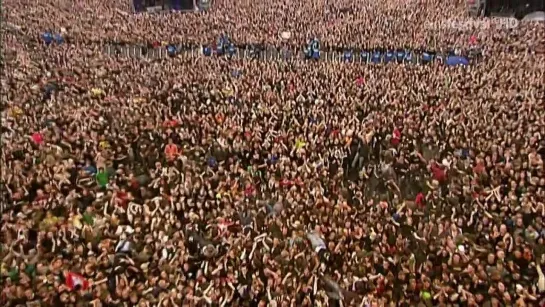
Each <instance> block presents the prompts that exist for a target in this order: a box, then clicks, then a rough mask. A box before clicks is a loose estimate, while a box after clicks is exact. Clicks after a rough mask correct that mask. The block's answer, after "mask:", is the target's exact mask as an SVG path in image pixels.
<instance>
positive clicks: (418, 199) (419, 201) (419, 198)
mask: <svg viewBox="0 0 545 307" xmlns="http://www.w3.org/2000/svg"><path fill="white" fill-rule="evenodd" d="M424 201H426V198H425V196H424V194H422V193H418V195H416V199H415V200H414V202H415V203H416V204H417V205H418V206H419V207H423V206H424Z"/></svg>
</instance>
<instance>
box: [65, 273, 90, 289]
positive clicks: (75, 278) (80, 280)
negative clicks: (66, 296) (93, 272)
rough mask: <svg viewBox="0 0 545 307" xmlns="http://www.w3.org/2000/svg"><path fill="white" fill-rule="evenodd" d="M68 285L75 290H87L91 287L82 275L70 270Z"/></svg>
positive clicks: (67, 275)
mask: <svg viewBox="0 0 545 307" xmlns="http://www.w3.org/2000/svg"><path fill="white" fill-rule="evenodd" d="M66 286H68V288H70V290H71V291H73V290H79V289H81V290H87V288H89V282H88V281H87V280H86V279H85V277H83V276H82V275H79V274H76V273H72V272H69V273H68V274H66Z"/></svg>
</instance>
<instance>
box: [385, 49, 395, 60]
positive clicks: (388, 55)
mask: <svg viewBox="0 0 545 307" xmlns="http://www.w3.org/2000/svg"><path fill="white" fill-rule="evenodd" d="M393 60H394V53H393V52H392V51H390V50H388V51H386V56H385V57H384V62H386V63H390V62H391V61H393Z"/></svg>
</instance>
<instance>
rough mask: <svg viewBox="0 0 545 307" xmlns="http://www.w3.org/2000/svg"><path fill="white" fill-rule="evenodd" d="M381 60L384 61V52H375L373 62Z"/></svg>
mask: <svg viewBox="0 0 545 307" xmlns="http://www.w3.org/2000/svg"><path fill="white" fill-rule="evenodd" d="M381 61H382V54H381V53H380V51H375V52H373V57H372V58H371V62H372V63H373V64H378V63H380V62H381Z"/></svg>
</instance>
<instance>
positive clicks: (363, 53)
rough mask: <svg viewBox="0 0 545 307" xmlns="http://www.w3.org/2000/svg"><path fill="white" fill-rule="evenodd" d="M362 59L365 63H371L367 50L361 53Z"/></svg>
mask: <svg viewBox="0 0 545 307" xmlns="http://www.w3.org/2000/svg"><path fill="white" fill-rule="evenodd" d="M360 58H361V61H362V62H363V63H369V52H367V51H366V50H364V51H362V52H361V53H360Z"/></svg>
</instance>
